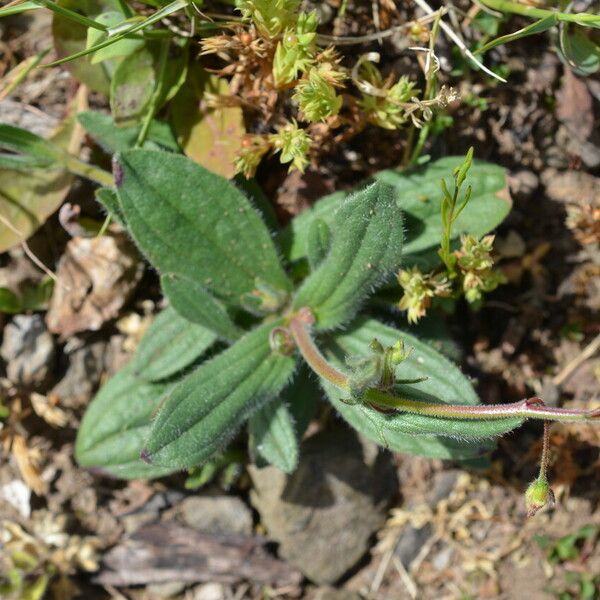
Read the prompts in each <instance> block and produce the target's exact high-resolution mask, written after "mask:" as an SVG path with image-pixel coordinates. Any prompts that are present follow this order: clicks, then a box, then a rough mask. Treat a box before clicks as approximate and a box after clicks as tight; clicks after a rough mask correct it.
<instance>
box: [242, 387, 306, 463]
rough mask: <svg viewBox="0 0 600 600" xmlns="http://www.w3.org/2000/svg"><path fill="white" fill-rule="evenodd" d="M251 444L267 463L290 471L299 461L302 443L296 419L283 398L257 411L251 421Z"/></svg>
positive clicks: (249, 426)
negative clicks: (298, 435) (297, 432)
mask: <svg viewBox="0 0 600 600" xmlns="http://www.w3.org/2000/svg"><path fill="white" fill-rule="evenodd" d="M248 431H249V433H250V443H251V447H252V448H253V449H254V451H255V453H258V454H259V455H260V456H259V457H262V458H264V459H265V460H266V461H267V463H269V464H271V465H274V466H275V467H277V468H278V469H281V470H282V471H283V472H284V473H291V472H292V471H293V470H294V469H295V468H296V465H297V464H298V456H299V452H300V451H299V447H298V437H297V435H296V429H295V427H294V419H293V418H292V414H291V412H290V410H289V408H288V407H287V405H286V404H285V402H283V401H282V399H281V398H276V399H275V400H273V401H272V402H269V404H267V405H265V406H263V407H262V408H261V409H260V410H258V411H257V412H255V413H254V414H253V415H252V416H251V417H250V420H249V421H248Z"/></svg>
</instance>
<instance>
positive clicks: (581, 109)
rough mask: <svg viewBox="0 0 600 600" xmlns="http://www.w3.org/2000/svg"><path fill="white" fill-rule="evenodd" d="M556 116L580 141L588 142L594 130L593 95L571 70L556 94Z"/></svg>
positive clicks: (566, 71) (567, 72)
mask: <svg viewBox="0 0 600 600" xmlns="http://www.w3.org/2000/svg"><path fill="white" fill-rule="evenodd" d="M556 115H557V117H558V119H559V120H560V121H561V122H562V123H564V124H565V125H566V126H567V129H568V130H569V131H570V132H571V133H572V134H573V135H575V136H576V137H577V139H578V140H581V141H583V140H586V139H587V138H588V137H589V135H590V134H591V133H592V130H593V129H594V113H593V110H592V95H591V94H590V92H589V90H588V88H587V86H586V85H585V83H584V82H583V80H581V79H578V78H577V77H575V75H573V72H572V71H571V70H570V69H565V74H564V77H563V80H562V84H561V86H560V90H559V91H558V92H557V94H556Z"/></svg>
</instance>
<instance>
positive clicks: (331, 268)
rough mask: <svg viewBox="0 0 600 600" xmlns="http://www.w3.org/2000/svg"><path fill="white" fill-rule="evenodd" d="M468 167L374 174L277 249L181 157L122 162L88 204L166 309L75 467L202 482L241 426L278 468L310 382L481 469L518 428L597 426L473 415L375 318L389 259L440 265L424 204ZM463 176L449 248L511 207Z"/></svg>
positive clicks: (526, 411) (359, 424) (379, 429)
mask: <svg viewBox="0 0 600 600" xmlns="http://www.w3.org/2000/svg"><path fill="white" fill-rule="evenodd" d="M463 162H464V161H463V159H457V158H451V159H444V160H442V161H438V163H433V164H432V165H430V166H429V167H427V168H425V169H421V170H420V171H416V172H413V173H401V172H397V171H387V172H382V173H380V174H379V175H378V177H377V179H376V180H375V181H374V182H372V183H370V184H368V185H366V186H363V187H361V188H359V189H358V190H357V191H355V192H353V193H351V194H344V193H338V194H334V195H333V196H330V197H327V198H324V199H323V200H321V201H320V202H317V203H316V205H315V206H314V208H313V209H311V210H309V211H307V212H305V213H303V214H301V215H300V216H299V217H297V218H296V219H294V221H293V222H292V223H291V225H290V226H289V227H288V228H287V229H286V230H284V231H281V232H278V233H277V235H276V237H275V238H273V236H272V234H271V233H270V232H269V231H268V230H267V228H266V226H265V224H264V221H263V219H262V215H261V213H260V212H259V211H258V210H257V209H256V208H255V207H254V205H253V202H252V201H251V200H250V199H248V198H247V197H246V196H245V195H244V194H243V193H242V192H241V191H240V190H239V189H238V188H236V187H235V186H234V185H233V184H232V183H230V182H228V181H227V180H225V179H223V178H221V177H219V176H218V175H215V174H213V173H211V172H209V171H207V170H205V169H203V168H202V167H200V166H198V165H196V164H194V163H193V162H192V161H190V160H189V159H187V158H185V157H183V156H180V155H176V154H173V153H168V152H164V151H158V150H145V149H132V150H125V151H123V152H120V153H118V154H117V156H116V158H115V181H116V189H115V190H108V189H107V190H105V192H103V193H101V194H99V196H98V197H99V199H100V200H101V201H107V208H108V209H109V211H111V212H112V213H113V214H115V215H118V219H119V220H120V221H121V222H122V223H123V224H124V226H125V227H126V228H127V230H128V231H129V232H130V234H131V235H132V237H133V239H134V240H135V241H136V243H137V244H138V246H139V247H140V249H141V250H142V252H143V253H144V254H145V255H146V257H147V258H148V260H149V261H150V263H151V264H152V265H153V266H154V267H155V268H156V269H157V270H158V272H159V273H160V275H161V281H162V285H163V291H164V293H165V296H166V297H167V298H168V300H169V302H170V306H169V308H167V309H165V310H164V312H163V313H161V314H160V315H159V316H158V318H157V319H156V321H155V322H154V324H153V325H152V327H151V328H150V330H149V331H148V332H147V333H146V335H145V337H144V339H143V340H142V342H141V344H140V347H139V349H138V351H137V354H136V356H135V357H134V359H133V361H132V362H131V363H130V364H129V365H128V366H127V367H126V368H125V369H124V370H123V371H121V372H120V373H118V374H117V375H116V376H114V377H113V378H112V379H111V380H110V381H109V382H108V383H107V384H106V385H105V386H104V387H103V388H102V389H101V390H100V392H99V394H98V395H97V396H96V398H95V399H94V401H93V402H92V404H91V405H90V407H89V409H88V412H87V413H86V415H85V417H84V419H83V422H82V424H81V428H80V430H79V433H78V438H77V444H76V455H77V458H78V460H79V462H80V463H81V464H82V465H83V466H89V467H96V468H101V469H102V470H104V471H106V472H109V473H112V474H113V475H117V476H120V477H125V478H131V477H156V476H161V475H164V474H166V473H170V472H173V471H177V470H181V469H188V470H190V469H191V470H193V472H194V473H200V475H199V477H200V481H204V480H205V479H204V478H205V477H209V476H212V475H211V473H213V472H214V468H216V467H211V468H210V469H209V472H208V474H207V473H204V474H202V472H201V471H199V470H198V468H199V467H200V466H201V465H203V464H211V463H213V464H215V465H218V464H221V463H220V462H219V461H220V459H219V456H221V455H222V452H223V450H224V449H225V448H226V447H227V446H228V444H229V443H230V442H232V440H234V438H235V436H236V434H237V433H238V432H239V431H240V429H241V428H242V426H243V425H244V424H247V427H248V432H249V436H248V439H249V443H250V454H251V455H253V456H254V457H256V460H258V461H262V462H268V463H271V464H274V465H276V466H278V467H279V468H281V469H283V470H284V471H287V472H290V471H292V470H293V469H294V467H295V465H296V462H297V460H298V453H299V440H300V439H301V437H302V434H303V432H304V430H305V429H306V427H307V425H308V422H309V421H310V419H311V416H312V414H313V411H314V408H315V403H316V400H317V398H318V397H319V396H320V395H321V393H320V390H319V386H316V385H315V381H314V379H311V376H310V375H309V372H310V371H312V372H313V373H315V374H316V375H317V378H318V382H319V384H320V387H321V388H322V389H323V390H324V392H325V395H326V397H327V399H328V400H329V402H331V403H332V405H333V406H334V407H335V408H336V409H337V410H338V411H339V413H340V414H341V416H342V417H343V418H344V419H345V420H346V421H348V422H349V423H350V424H351V425H352V426H353V427H355V428H356V429H358V430H359V431H360V432H362V433H363V434H365V435H367V436H368V437H370V438H372V439H374V440H375V441H376V442H378V443H380V444H382V445H385V446H387V447H389V448H391V449H394V450H396V451H403V452H413V453H418V454H422V455H425V456H433V457H445V458H465V459H466V458H471V457H474V456H477V455H478V454H479V453H480V452H481V451H482V448H484V447H485V444H483V446H482V441H484V440H486V439H488V438H492V437H494V436H497V435H501V434H503V433H506V432H507V431H510V430H512V429H514V428H515V427H518V426H519V425H520V424H521V423H522V422H523V421H524V420H525V419H527V418H540V419H550V420H567V421H569V420H575V421H579V420H582V419H598V417H599V416H600V413H598V411H595V412H590V413H585V412H580V411H576V410H568V409H560V408H550V407H544V406H543V403H542V402H541V401H540V400H539V399H537V398H533V399H527V400H522V401H519V402H516V403H512V404H506V405H492V406H481V405H478V400H477V396H476V395H475V392H474V391H473V388H472V386H471V384H470V382H469V380H468V379H467V377H465V376H464V375H463V374H462V373H461V372H460V371H459V370H458V369H457V368H456V367H455V366H454V365H452V364H451V363H450V362H449V361H448V360H447V359H446V358H444V356H442V355H441V354H440V353H439V352H437V351H436V350H434V349H433V348H432V347H431V346H429V345H428V344H426V343H424V342H422V341H420V340H418V339H416V338H414V337H413V336H411V335H410V334H408V333H405V332H402V331H401V330H398V329H395V328H394V327H390V326H388V325H384V324H383V323H381V322H379V321H378V320H377V319H376V318H374V314H375V312H374V307H375V305H376V304H374V303H373V302H374V301H376V299H377V298H376V297H375V296H374V292H375V291H376V290H377V289H378V288H381V287H382V286H383V285H384V284H386V282H387V281H388V280H389V278H390V276H391V275H393V273H394V272H395V271H396V270H397V269H398V267H399V265H400V263H401V261H405V263H406V264H409V265H410V264H415V263H416V262H418V261H421V263H422V264H423V263H424V262H425V263H426V262H427V260H434V261H435V260H436V246H437V244H438V243H439V239H440V231H441V229H440V223H439V210H440V205H441V199H440V198H439V194H437V195H436V194H435V192H433V193H432V198H431V199H424V198H423V197H422V194H423V193H427V190H428V189H430V190H435V188H436V187H437V183H438V182H439V175H440V173H442V174H444V173H447V172H448V170H449V169H450V170H452V169H456V168H457V167H458V168H459V172H461V171H460V167H461V165H462V164H463ZM494 174H495V175H496V176H497V177H498V178H497V179H496V181H495V182H494ZM465 177H468V178H469V179H470V181H471V185H472V186H473V189H474V192H473V195H472V198H471V200H470V202H469V204H468V205H467V206H466V208H465V209H464V210H463V212H462V213H461V219H462V221H461V220H458V219H457V220H456V222H455V226H456V229H455V230H453V232H452V233H451V235H453V236H456V235H459V234H460V233H461V232H462V233H468V234H471V235H473V236H477V237H479V236H481V235H483V234H485V233H486V232H487V231H489V229H491V228H492V227H494V226H495V225H496V224H497V223H498V222H499V220H501V219H502V218H503V216H504V215H505V214H506V212H507V210H508V206H507V204H506V201H505V200H504V199H502V198H500V197H498V196H497V195H496V194H497V193H498V192H499V191H500V190H499V189H498V188H500V189H501V188H503V186H504V185H505V184H506V181H505V175H504V173H503V171H502V170H501V169H498V168H497V167H493V166H491V165H486V164H485V163H479V162H477V161H474V162H473V165H472V166H471V170H470V172H469V173H468V174H465ZM411 186H413V187H412V188H411ZM486 186H488V187H487V188H486ZM490 186H491V187H490ZM478 188H481V189H478ZM411 189H412V192H411V193H407V190H411ZM115 192H116V193H115ZM415 196H416V197H415ZM430 205H431V206H430ZM417 214H418V215H419V216H418V217H417V216H416V215H417ZM282 259H285V264H287V265H288V268H287V269H286V268H284V262H283V261H282ZM437 260H439V259H437ZM369 349H370V350H369ZM345 357H349V358H345ZM140 457H141V459H142V460H140ZM215 461H216V462H215Z"/></svg>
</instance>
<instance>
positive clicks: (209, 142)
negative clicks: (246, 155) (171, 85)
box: [170, 64, 246, 178]
mask: <svg viewBox="0 0 600 600" xmlns="http://www.w3.org/2000/svg"><path fill="white" fill-rule="evenodd" d="M209 93H210V94H215V95H221V96H227V95H228V94H229V84H228V83H227V80H226V79H224V78H222V77H217V76H216V75H209V74H208V73H207V72H206V71H204V70H203V69H202V68H201V67H200V66H199V65H198V64H195V65H193V66H192V67H191V68H190V71H189V73H188V78H187V81H186V83H185V85H184V86H182V88H181V89H180V91H179V93H178V94H177V96H175V98H173V102H172V103H171V105H170V109H171V110H170V114H171V121H172V123H173V127H174V129H175V131H176V132H177V139H178V140H179V143H180V144H181V147H182V148H183V151H184V153H185V155H186V156H188V157H189V158H191V159H192V160H193V161H194V162H197V163H198V164H199V165H202V166H203V167H206V168H207V169H208V170H210V171H212V172H213V173H217V174H218V175H222V176H223V177H227V178H230V177H233V176H234V175H235V167H234V161H235V158H236V156H237V153H238V151H239V150H240V148H241V144H242V139H243V137H244V133H246V130H245V128H244V116H243V114H242V109H241V108H240V107H239V106H225V107H219V108H208V107H207V106H206V102H205V101H204V98H205V94H209Z"/></svg>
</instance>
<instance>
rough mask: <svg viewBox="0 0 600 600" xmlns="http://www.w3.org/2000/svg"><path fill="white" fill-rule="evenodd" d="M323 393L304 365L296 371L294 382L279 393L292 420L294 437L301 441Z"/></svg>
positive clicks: (311, 373) (312, 374)
mask: <svg viewBox="0 0 600 600" xmlns="http://www.w3.org/2000/svg"><path fill="white" fill-rule="evenodd" d="M322 397H323V392H322V390H321V388H320V387H319V384H318V380H317V378H316V377H315V376H314V373H313V372H312V371H311V370H310V369H309V368H308V367H307V366H306V365H304V364H302V365H301V366H300V368H299V369H298V374H297V375H296V376H295V377H294V381H292V383H291V384H290V385H288V387H286V388H285V390H283V392H282V393H281V400H282V401H283V402H285V404H286V405H287V407H288V409H289V411H290V413H291V415H292V418H293V420H294V424H295V429H296V435H297V436H298V439H299V440H301V439H302V437H303V436H304V433H305V432H306V429H307V428H308V426H309V424H310V422H311V420H312V418H313V417H314V416H315V412H316V410H317V403H318V400H319V398H322Z"/></svg>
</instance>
